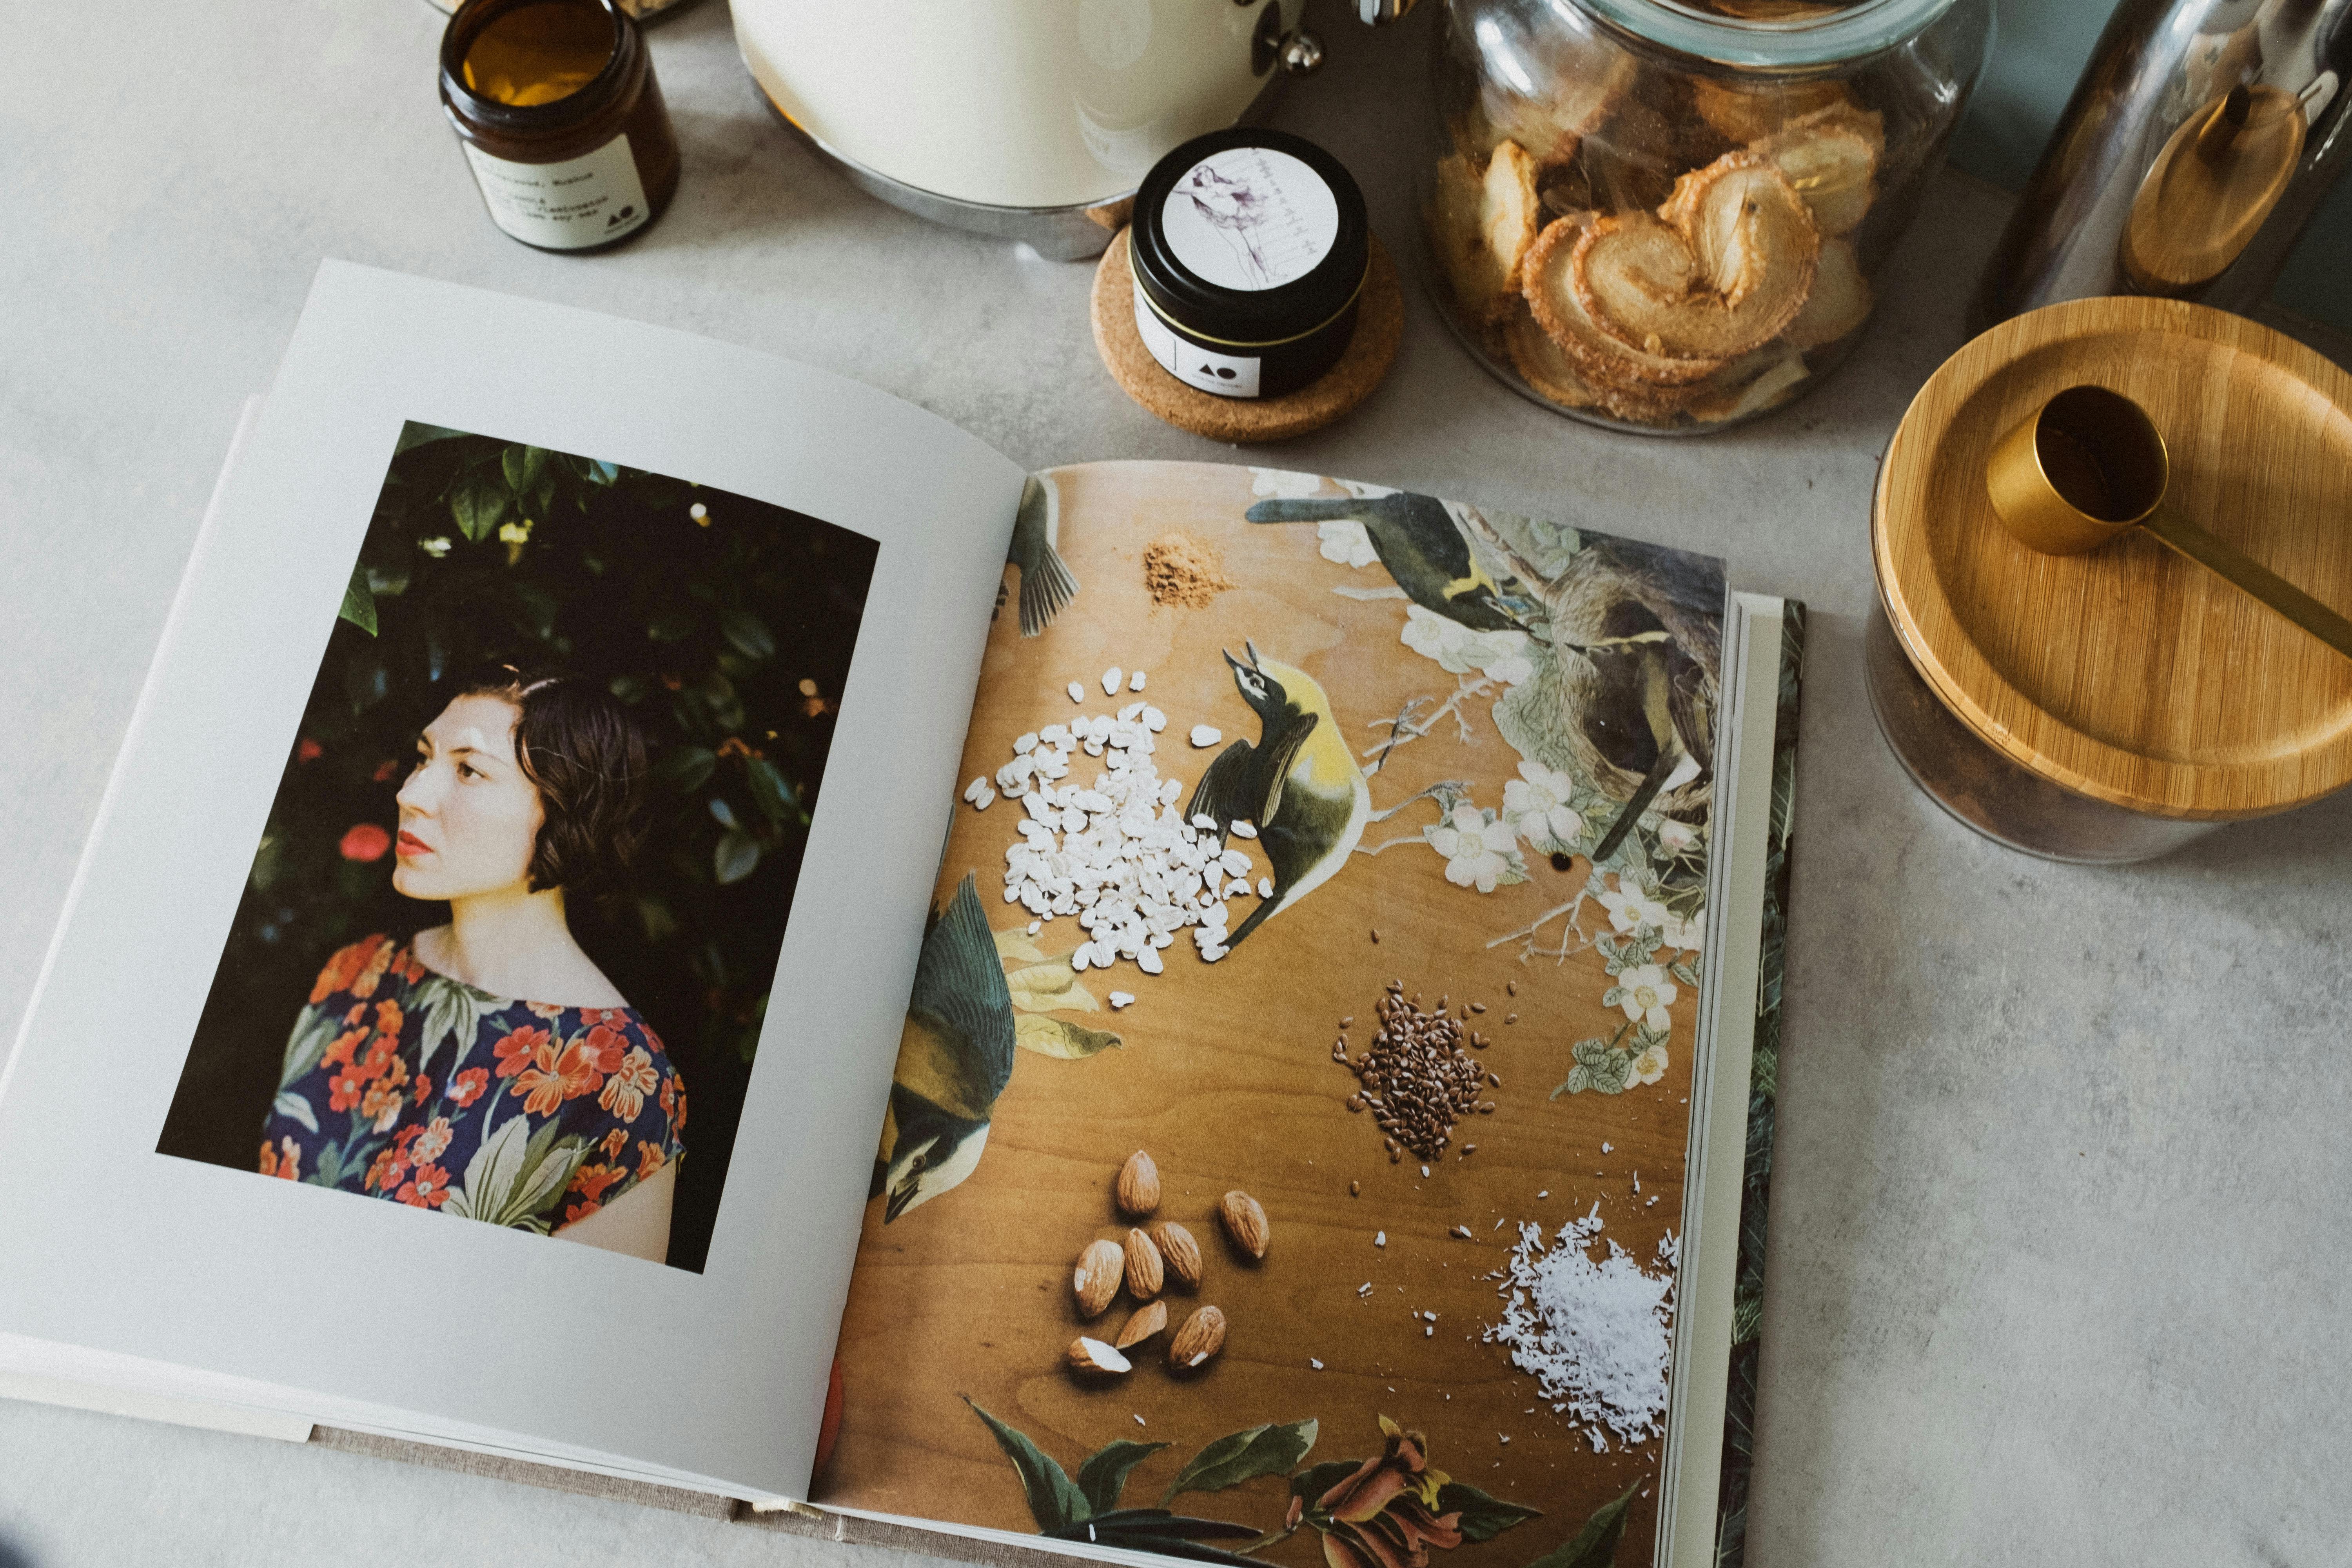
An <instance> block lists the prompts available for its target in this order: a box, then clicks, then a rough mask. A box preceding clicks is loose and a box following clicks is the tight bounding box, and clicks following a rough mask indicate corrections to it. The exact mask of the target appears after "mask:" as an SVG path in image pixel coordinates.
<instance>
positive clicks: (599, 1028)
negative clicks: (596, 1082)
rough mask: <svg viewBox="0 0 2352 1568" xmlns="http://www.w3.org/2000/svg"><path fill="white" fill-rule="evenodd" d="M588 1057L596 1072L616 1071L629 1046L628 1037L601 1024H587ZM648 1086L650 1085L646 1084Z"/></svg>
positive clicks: (618, 1069) (619, 1068)
mask: <svg viewBox="0 0 2352 1568" xmlns="http://www.w3.org/2000/svg"><path fill="white" fill-rule="evenodd" d="M586 1044H587V1047H588V1051H589V1058H590V1059H591V1060H592V1061H593V1062H594V1063H595V1064H596V1070H597V1071H598V1072H618V1071H620V1070H621V1058H622V1056H623V1054H624V1053H625V1052H626V1051H627V1050H628V1048H629V1037H628V1036H626V1035H625V1034H623V1033H621V1031H620V1030H618V1029H614V1028H610V1027H608V1026H605V1025H603V1024H593V1025H591V1026H589V1029H588V1037H587V1041H586ZM648 1087H650V1086H648Z"/></svg>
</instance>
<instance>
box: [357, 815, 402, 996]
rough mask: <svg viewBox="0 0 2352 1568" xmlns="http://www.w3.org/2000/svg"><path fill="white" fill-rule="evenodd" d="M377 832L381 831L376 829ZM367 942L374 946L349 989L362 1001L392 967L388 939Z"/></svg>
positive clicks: (390, 943)
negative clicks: (372, 943)
mask: <svg viewBox="0 0 2352 1568" xmlns="http://www.w3.org/2000/svg"><path fill="white" fill-rule="evenodd" d="M378 831H379V832H380V831H382V830H381V829H378ZM368 940H369V941H371V942H374V943H375V946H374V947H373V948H372V949H371V950H370V951H369V952H368V957H367V963H365V964H363V965H362V966H361V969H360V972H359V974H358V976H357V977H356V978H355V979H353V980H352V987H351V990H352V995H354V996H357V997H360V998H362V999H365V998H367V997H370V996H373V995H374V994H375V987H376V982H378V981H380V980H382V979H383V972H384V971H385V970H387V969H389V968H391V967H392V959H393V946H392V939H391V938H390V937H382V936H378V937H371V938H369V939H368Z"/></svg>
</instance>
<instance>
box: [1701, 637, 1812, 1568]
mask: <svg viewBox="0 0 2352 1568" xmlns="http://www.w3.org/2000/svg"><path fill="white" fill-rule="evenodd" d="M1804 665H1805V606H1804V605H1801V604H1800V603H1798V602H1796V601H1795V600H1790V601H1789V602H1788V604H1787V605H1786V607H1785V608H1784V609H1783V611H1782V617H1781V622H1780V689H1779V693H1778V697H1777V700H1776V703H1775V713H1774V717H1773V723H1772V805H1771V826H1770V831H1769V835H1768V836H1767V839H1766V847H1765V859H1764V939H1763V948H1762V954H1761V960H1760V963H1759V969H1758V974H1757V985H1756V1045H1755V1051H1754V1055H1753V1058H1752V1059H1751V1061H1750V1064H1749V1068H1748V1148H1747V1154H1746V1159H1745V1165H1744V1169H1743V1171H1742V1173H1741V1177H1740V1184H1739V1260H1738V1266H1737V1272H1736V1273H1735V1274H1734V1276H1733V1282H1732V1292H1731V1368H1730V1386H1729V1388H1728V1390H1727V1396H1726V1400H1725V1407H1724V1418H1723V1476H1722V1480H1721V1483H1720V1486H1719V1489H1718V1490H1717V1500H1716V1532H1715V1562H1716V1565H1717V1568H1738V1564H1739V1563H1741V1562H1742V1561H1743V1560H1744V1558H1745V1557H1746V1555H1747V1550H1748V1479H1749V1476H1750V1474H1751V1472H1752V1471H1753V1470H1754V1469H1755V1466H1756V1373H1757V1361H1758V1356H1759V1351H1760V1350H1761V1348H1762V1333H1763V1326H1764V1228H1765V1211H1766V1208H1767V1206H1768V1203H1769V1198H1770V1195H1771V1186H1772V1129H1773V1103H1774V1100H1775V1099H1776V1097H1777V1096H1778V1093H1779V1090H1780V980H1781V974H1782V972H1783V969H1784V967H1785V964H1786V960H1787V951H1788V935H1789V821H1790V813H1791V809H1792V807H1793V806H1794V805H1795V800H1796V785H1797V719H1798V708H1799V696H1800V692H1801V688H1802V685H1803V680H1804Z"/></svg>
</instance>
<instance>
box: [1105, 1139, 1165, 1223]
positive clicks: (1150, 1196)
mask: <svg viewBox="0 0 2352 1568" xmlns="http://www.w3.org/2000/svg"><path fill="white" fill-rule="evenodd" d="M1112 1195H1113V1196H1114V1197H1115V1198H1117V1199H1118V1206H1119V1211H1120V1212H1121V1213H1122V1214H1131V1215H1147V1214H1150V1212H1151V1211H1152V1210H1153V1209H1156V1208H1158V1207H1159V1206H1160V1167H1159V1166H1157V1165H1155V1164H1153V1163H1151V1156H1150V1155H1149V1154H1147V1153H1145V1152H1143V1151H1142V1150H1140V1149H1138V1150H1137V1151H1136V1152H1134V1153H1132V1154H1129V1156H1128V1157H1127V1163H1126V1164H1124V1165H1121V1166H1120V1167H1119V1168H1118V1186H1117V1187H1116V1188H1115V1189H1114V1190H1113V1193H1112Z"/></svg>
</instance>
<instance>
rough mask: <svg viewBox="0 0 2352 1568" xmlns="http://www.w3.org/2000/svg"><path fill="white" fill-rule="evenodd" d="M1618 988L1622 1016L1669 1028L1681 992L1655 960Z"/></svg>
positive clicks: (1626, 975)
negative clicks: (1668, 1014) (1670, 1009)
mask: <svg viewBox="0 0 2352 1568" xmlns="http://www.w3.org/2000/svg"><path fill="white" fill-rule="evenodd" d="M1453 874H1454V873H1453V872H1452V870H1451V869H1449V870H1448V871H1447V872H1446V875H1447V876H1449V877H1450V876H1452V875H1453ZM1617 989H1618V991H1620V992H1621V993H1622V994H1621V995H1620V996H1619V998H1618V1002H1617V1005H1619V1006H1621V1007H1622V1008H1624V1009H1625V1016H1627V1017H1628V1018H1631V1019H1633V1022H1635V1023H1637V1024H1646V1025H1648V1026H1650V1027H1651V1028H1653V1029H1655V1030H1658V1031H1660V1032H1662V1033H1663V1032H1664V1030H1665V1029H1666V1028H1667V1027H1668V1019H1667V1017H1666V1009H1667V1008H1668V1007H1670V1006H1672V1005H1674V1001H1675V997H1677V996H1679V995H1681V994H1682V992H1681V991H1680V990H1679V989H1678V988H1677V987H1676V986H1675V983H1674V982H1673V981H1671V980H1669V979H1667V978H1666V972H1665V971H1664V970H1663V969H1661V968H1659V967H1658V966H1657V965H1656V964H1654V963H1644V964H1642V965H1641V966H1639V967H1638V968H1634V969H1629V970H1627V971H1625V973H1622V974H1620V975H1619V976H1618V977H1617ZM1659 1070H1660V1071H1662V1072H1663V1071H1664V1062H1663V1061H1661V1063H1660V1064H1659ZM1644 1081H1648V1080H1646V1079H1645V1080H1644Z"/></svg>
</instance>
